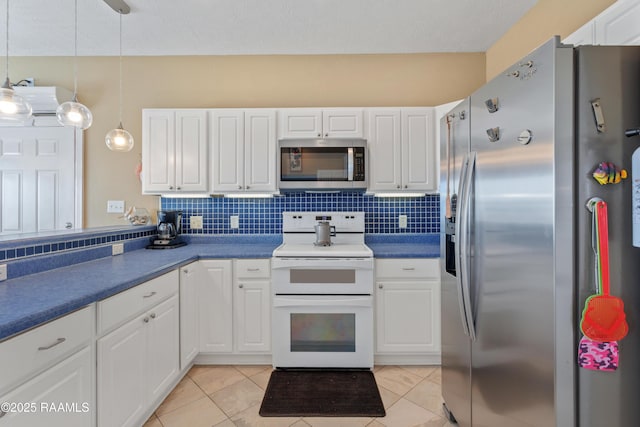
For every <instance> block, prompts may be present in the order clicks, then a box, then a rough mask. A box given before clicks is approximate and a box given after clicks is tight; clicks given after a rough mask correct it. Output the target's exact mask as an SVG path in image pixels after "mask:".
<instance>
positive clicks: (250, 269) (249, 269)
mask: <svg viewBox="0 0 640 427" xmlns="http://www.w3.org/2000/svg"><path fill="white" fill-rule="evenodd" d="M247 271H260V269H259V268H247Z"/></svg>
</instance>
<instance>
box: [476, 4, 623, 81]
mask: <svg viewBox="0 0 640 427" xmlns="http://www.w3.org/2000/svg"><path fill="white" fill-rule="evenodd" d="M613 3H615V0H589V1H585V0H538V3H536V5H535V6H534V7H533V8H531V10H529V12H527V14H525V16H523V17H522V19H521V20H520V21H518V22H517V23H516V24H515V25H514V26H513V27H511V28H510V29H509V31H507V33H506V34H505V35H504V36H503V37H502V38H500V40H498V41H497V42H496V43H495V44H494V45H493V46H491V48H489V50H487V71H486V75H487V81H488V80H490V79H491V78H493V77H495V76H496V75H497V74H498V73H500V72H502V71H503V70H504V69H506V68H507V67H509V66H511V65H512V64H513V63H515V62H516V61H518V60H519V59H520V58H522V57H523V56H525V55H526V54H528V53H529V52H531V51H532V50H533V49H535V48H536V47H538V46H540V45H541V44H543V43H544V42H546V41H547V40H549V39H550V38H551V37H553V36H554V35H559V36H560V39H564V38H565V37H567V36H568V35H570V34H571V33H573V32H574V31H575V30H577V29H578V28H580V27H581V26H582V25H584V24H585V23H587V22H589V21H590V20H591V19H592V18H594V17H595V16H597V15H598V14H599V13H600V12H602V11H603V10H604V9H606V8H607V7H609V6H610V5H611V4H613Z"/></svg>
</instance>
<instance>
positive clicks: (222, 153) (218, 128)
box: [210, 110, 245, 192]
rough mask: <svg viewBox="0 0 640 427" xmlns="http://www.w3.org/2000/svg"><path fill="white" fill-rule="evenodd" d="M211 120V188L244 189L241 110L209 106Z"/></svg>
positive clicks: (219, 189)
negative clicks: (212, 108) (213, 108)
mask: <svg viewBox="0 0 640 427" xmlns="http://www.w3.org/2000/svg"><path fill="white" fill-rule="evenodd" d="M211 120H212V123H211V125H210V129H211V131H212V147H213V150H212V151H213V153H212V156H211V173H212V175H213V182H212V190H213V191H214V192H237V191H241V190H244V185H245V184H244V113H243V112H242V111H241V110H213V111H212V113H211Z"/></svg>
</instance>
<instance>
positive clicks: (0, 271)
mask: <svg viewBox="0 0 640 427" xmlns="http://www.w3.org/2000/svg"><path fill="white" fill-rule="evenodd" d="M3 280H7V264H1V265H0V282H2V281H3Z"/></svg>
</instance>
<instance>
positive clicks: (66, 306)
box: [0, 235, 281, 340]
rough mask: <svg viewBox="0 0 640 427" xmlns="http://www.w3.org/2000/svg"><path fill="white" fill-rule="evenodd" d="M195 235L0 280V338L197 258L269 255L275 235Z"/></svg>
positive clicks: (277, 241)
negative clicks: (202, 239)
mask: <svg viewBox="0 0 640 427" xmlns="http://www.w3.org/2000/svg"><path fill="white" fill-rule="evenodd" d="M197 240H198V239H193V241H192V243H191V244H189V245H187V246H183V247H181V248H176V249H159V250H146V249H140V250H135V251H131V252H125V254H124V255H119V256H114V257H105V258H100V259H97V260H94V261H89V262H83V263H80V264H75V265H71V266H68V267H63V268H58V269H55V270H49V271H46V272H42V273H37V274H31V275H28V276H23V277H19V278H16V279H10V280H7V281H5V282H1V283H0V340H3V339H5V338H7V337H10V336H12V335H15V334H17V333H20V332H23V331H26V330H27V329H30V328H32V327H34V326H37V325H40V324H41V323H44V322H47V321H49V320H53V319H55V318H57V317H60V316H63V315H65V314H68V313H70V312H72V311H74V310H76V309H79V308H82V307H84V306H86V305H88V304H91V303H93V302H96V301H99V300H101V299H104V298H108V297H110V296H112V295H114V294H116V293H118V292H121V291H124V290H126V289H128V288H131V287H133V286H135V285H138V284H140V283H143V282H145V281H147V280H150V279H152V278H154V277H157V276H160V275H161V274H164V273H166V272H169V271H171V270H173V269H176V268H178V267H180V266H182V265H186V264H188V263H190V262H192V261H195V260H197V259H200V258H203V259H204V258H270V257H271V253H272V252H273V250H274V249H275V248H276V247H277V246H278V245H279V244H280V243H281V237H280V236H279V235H274V236H273V237H272V236H266V237H260V238H257V237H256V238H237V237H230V238H216V239H211V238H208V239H207V240H206V241H207V242H209V243H208V244H198V243H197Z"/></svg>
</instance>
